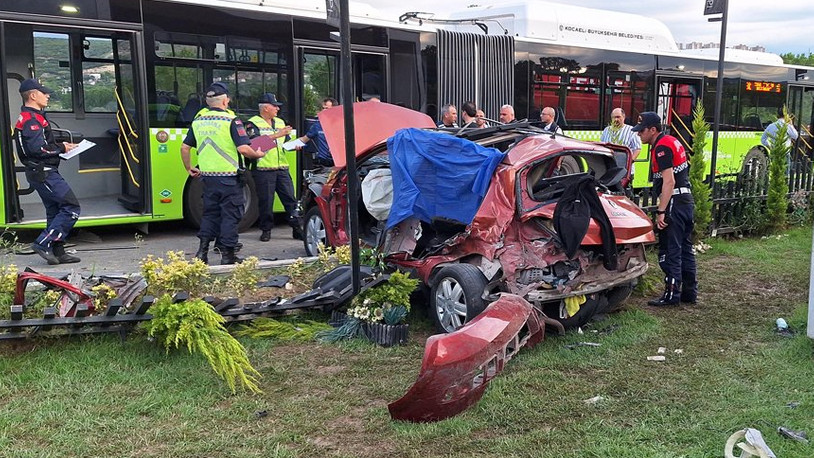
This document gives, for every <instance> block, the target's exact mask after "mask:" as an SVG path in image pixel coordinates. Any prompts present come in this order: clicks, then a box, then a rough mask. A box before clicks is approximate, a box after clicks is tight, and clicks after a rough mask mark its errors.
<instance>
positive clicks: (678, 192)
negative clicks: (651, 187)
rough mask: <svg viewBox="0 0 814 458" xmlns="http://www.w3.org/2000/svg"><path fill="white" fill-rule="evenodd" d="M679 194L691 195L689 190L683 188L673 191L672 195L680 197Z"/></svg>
mask: <svg viewBox="0 0 814 458" xmlns="http://www.w3.org/2000/svg"><path fill="white" fill-rule="evenodd" d="M681 194H692V190H691V189H690V188H687V187H683V186H682V187H680V188H675V189H673V195H674V196H678V195H681Z"/></svg>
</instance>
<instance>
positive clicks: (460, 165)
mask: <svg viewBox="0 0 814 458" xmlns="http://www.w3.org/2000/svg"><path fill="white" fill-rule="evenodd" d="M387 149H388V151H389V155H390V170H391V172H392V175H393V207H392V208H391V210H390V216H389V217H388V219H387V228H388V229H389V228H391V227H393V226H395V225H397V224H399V223H400V222H402V221H404V220H405V219H407V218H409V217H412V216H415V217H417V218H419V219H420V220H422V221H424V222H427V223H430V222H432V220H433V219H436V218H444V219H447V220H453V221H458V222H460V223H464V224H469V223H471V222H472V219H473V218H474V217H475V213H476V212H477V211H478V208H479V207H480V204H481V201H482V200H483V197H484V196H485V195H486V191H487V190H488V189H489V182H490V181H491V179H492V175H493V174H494V171H495V169H496V168H497V166H498V164H499V163H500V161H501V160H502V159H503V157H504V154H503V153H501V152H500V151H499V150H497V149H494V148H486V147H483V146H481V145H478V144H477V143H474V142H472V141H470V140H466V139H463V138H458V137H455V136H453V135H449V134H445V133H440V132H433V131H425V130H420V129H402V130H399V131H397V132H396V134H395V135H393V136H392V137H390V138H389V139H388V140H387Z"/></svg>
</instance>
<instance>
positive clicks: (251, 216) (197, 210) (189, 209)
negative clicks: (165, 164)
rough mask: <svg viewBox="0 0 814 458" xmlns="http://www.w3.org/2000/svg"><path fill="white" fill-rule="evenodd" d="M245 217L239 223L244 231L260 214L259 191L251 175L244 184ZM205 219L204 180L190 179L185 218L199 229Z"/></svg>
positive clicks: (185, 189) (186, 190)
mask: <svg viewBox="0 0 814 458" xmlns="http://www.w3.org/2000/svg"><path fill="white" fill-rule="evenodd" d="M243 202H244V204H243V218H242V219H241V220H240V223H239V224H238V225H237V231H238V232H244V231H246V230H247V229H249V228H250V227H252V225H254V223H255V222H257V218H258V216H259V214H260V210H259V209H258V207H257V193H256V191H255V186H254V179H252V176H251V175H247V176H246V185H245V186H243ZM202 219H203V180H202V179H200V178H198V179H190V180H188V181H187V185H186V188H184V220H185V221H186V222H187V224H189V225H190V226H192V227H194V228H196V229H198V228H200V227H201V220H202Z"/></svg>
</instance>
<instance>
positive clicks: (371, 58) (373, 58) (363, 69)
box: [353, 53, 387, 101]
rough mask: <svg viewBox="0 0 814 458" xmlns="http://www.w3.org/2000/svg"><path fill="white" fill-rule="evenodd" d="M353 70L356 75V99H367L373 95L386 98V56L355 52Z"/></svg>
mask: <svg viewBox="0 0 814 458" xmlns="http://www.w3.org/2000/svg"><path fill="white" fill-rule="evenodd" d="M353 57H354V61H353V67H354V68H353V71H354V73H355V74H356V75H358V76H357V77H356V78H354V80H355V83H356V88H355V91H356V99H357V100H358V101H365V100H368V99H370V98H371V97H378V98H379V100H381V101H387V100H386V98H385V97H386V95H387V94H386V93H385V88H384V56H382V55H380V54H362V53H358V54H354V56H353Z"/></svg>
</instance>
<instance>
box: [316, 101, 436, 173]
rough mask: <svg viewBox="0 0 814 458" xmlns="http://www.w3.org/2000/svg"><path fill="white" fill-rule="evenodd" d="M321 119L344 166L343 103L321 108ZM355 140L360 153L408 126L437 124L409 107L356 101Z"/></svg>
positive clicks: (339, 164) (336, 162)
mask: <svg viewBox="0 0 814 458" xmlns="http://www.w3.org/2000/svg"><path fill="white" fill-rule="evenodd" d="M318 117H319V122H320V124H322V129H323V130H324V131H325V138H326V139H327V140H328V147H329V148H330V149H331V156H332V157H333V160H334V166H335V167H344V166H345V165H346V161H345V118H344V111H343V107H342V106H336V107H332V108H328V109H326V110H322V111H320V112H319V115H318ZM353 125H354V141H355V143H356V157H357V158H358V157H359V156H360V155H362V154H364V153H365V152H366V151H367V150H368V149H370V148H371V147H373V146H375V145H377V144H378V143H380V142H382V141H384V140H387V139H388V138H390V137H392V136H393V134H395V133H396V131H397V130H399V129H404V128H405V127H416V128H419V129H421V128H429V127H435V123H434V122H433V120H432V118H430V117H429V116H427V115H426V114H424V113H420V112H418V111H413V110H411V109H409V108H404V107H400V106H398V105H391V104H389V103H384V102H356V103H354V104H353Z"/></svg>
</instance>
